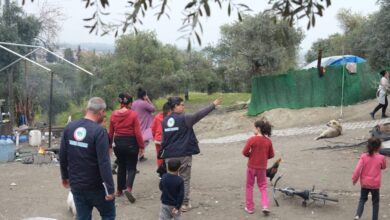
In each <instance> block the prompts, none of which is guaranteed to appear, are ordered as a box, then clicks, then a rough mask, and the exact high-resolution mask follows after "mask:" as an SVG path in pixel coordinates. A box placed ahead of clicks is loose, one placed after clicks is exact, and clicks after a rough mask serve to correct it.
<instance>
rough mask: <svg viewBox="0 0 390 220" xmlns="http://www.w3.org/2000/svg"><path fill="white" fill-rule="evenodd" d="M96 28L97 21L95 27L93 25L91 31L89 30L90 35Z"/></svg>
mask: <svg viewBox="0 0 390 220" xmlns="http://www.w3.org/2000/svg"><path fill="white" fill-rule="evenodd" d="M96 26H97V21H96V22H95V24H94V25H92V27H91V30H89V33H92V32H93V30H95V28H96Z"/></svg>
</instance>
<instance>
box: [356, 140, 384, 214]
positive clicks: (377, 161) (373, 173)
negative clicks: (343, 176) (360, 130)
mask: <svg viewBox="0 0 390 220" xmlns="http://www.w3.org/2000/svg"><path fill="white" fill-rule="evenodd" d="M381 146H382V142H381V140H380V139H378V138H370V139H368V144H367V153H363V154H362V155H361V157H360V159H359V162H358V164H357V165H356V168H355V170H354V172H353V175H352V183H353V185H355V184H356V183H357V181H358V180H359V179H360V185H361V187H362V188H361V191H360V200H359V205H358V208H357V211H356V216H355V218H354V219H360V218H361V216H362V214H363V210H364V204H365V203H366V201H367V199H368V193H371V196H372V219H373V220H377V219H378V214H379V188H380V187H381V176H382V175H381V172H382V170H383V169H385V168H386V159H385V157H384V156H383V155H380V154H379V153H378V151H379V149H380V148H381Z"/></svg>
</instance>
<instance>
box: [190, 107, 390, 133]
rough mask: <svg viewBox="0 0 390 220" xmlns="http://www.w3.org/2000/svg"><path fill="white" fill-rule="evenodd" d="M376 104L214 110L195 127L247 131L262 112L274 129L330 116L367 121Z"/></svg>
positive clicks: (317, 122) (314, 122)
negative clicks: (256, 112) (251, 111)
mask: <svg viewBox="0 0 390 220" xmlns="http://www.w3.org/2000/svg"><path fill="white" fill-rule="evenodd" d="M376 105H377V101H376V100H369V101H364V102H361V103H358V104H356V105H351V106H344V107H343V115H342V116H341V117H340V113H341V108H340V106H338V107H335V106H329V107H315V108H304V109H284V108H278V109H272V110H270V111H266V112H264V113H262V114H260V115H258V116H256V117H249V116H246V110H243V111H235V112H230V113H224V114H213V115H210V116H207V117H206V118H204V119H203V120H202V121H200V122H199V123H198V124H197V125H196V126H195V130H196V132H197V136H198V137H199V139H201V138H212V137H220V136H225V135H231V134H237V133H243V132H248V131H251V130H252V129H253V122H254V121H255V120H257V119H259V118H260V117H263V116H265V117H267V118H268V119H269V120H270V121H271V123H272V124H273V125H274V129H283V128H291V127H305V126H312V125H321V124H325V123H326V122H328V121H329V120H331V119H341V121H342V122H352V121H366V120H370V116H369V115H368V113H369V112H371V111H372V110H373V108H375V106H376ZM389 111H390V110H389ZM380 115H381V113H380V112H377V113H376V118H380Z"/></svg>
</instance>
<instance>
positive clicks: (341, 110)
mask: <svg viewBox="0 0 390 220" xmlns="http://www.w3.org/2000/svg"><path fill="white" fill-rule="evenodd" d="M341 66H342V68H343V76H342V77H343V79H342V80H341V107H340V118H343V104H344V78H345V77H344V74H345V70H344V64H343V65H341Z"/></svg>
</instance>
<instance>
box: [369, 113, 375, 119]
mask: <svg viewBox="0 0 390 220" xmlns="http://www.w3.org/2000/svg"><path fill="white" fill-rule="evenodd" d="M370 116H371V119H372V120H375V116H374V112H370Z"/></svg>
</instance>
